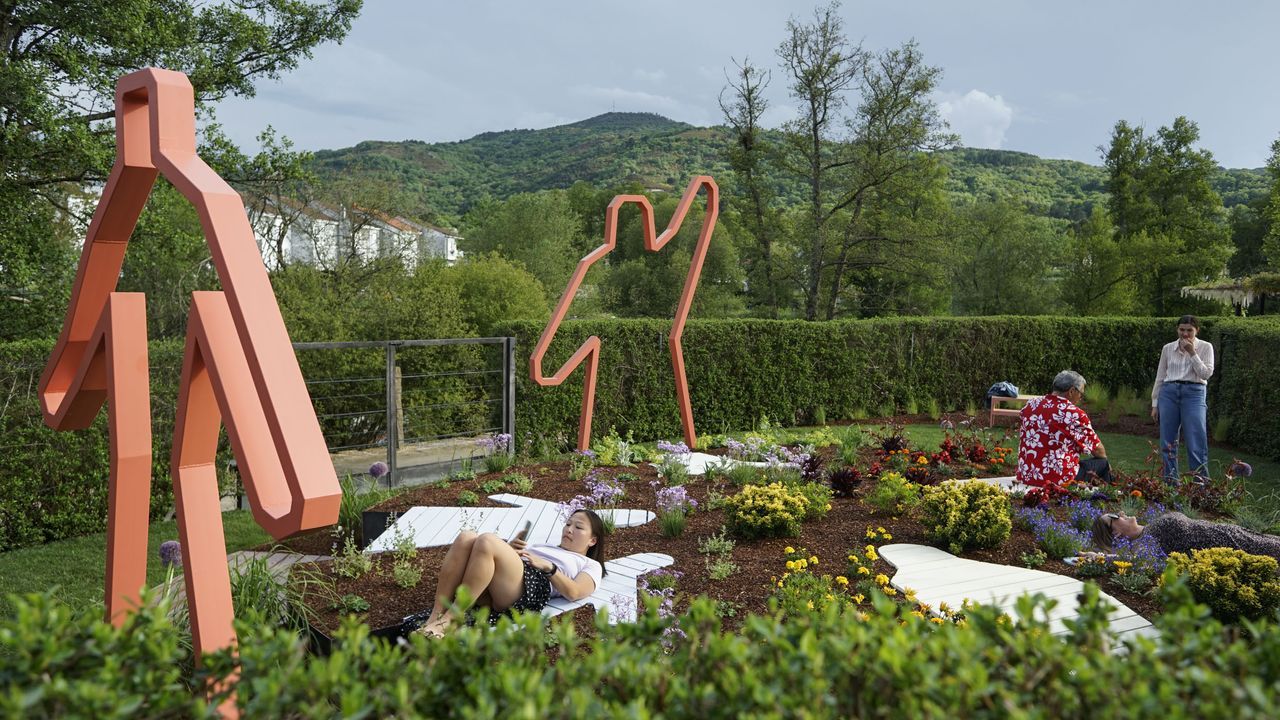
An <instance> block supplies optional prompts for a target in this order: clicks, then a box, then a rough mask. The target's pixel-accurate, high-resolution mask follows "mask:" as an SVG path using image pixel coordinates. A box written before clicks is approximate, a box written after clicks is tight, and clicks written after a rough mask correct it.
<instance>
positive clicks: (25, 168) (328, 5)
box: [0, 0, 361, 332]
mask: <svg viewBox="0 0 1280 720" xmlns="http://www.w3.org/2000/svg"><path fill="white" fill-rule="evenodd" d="M360 7H361V0H327V1H325V2H306V1H305V0H257V1H255V2H245V1H242V0H237V1H235V2H224V3H206V2H199V1H198V0H80V1H78V2H65V1H64V0H30V1H28V2H0V202H3V203H4V204H6V205H11V206H13V207H14V208H21V209H23V210H22V211H20V212H4V213H0V239H3V243H0V244H3V245H6V246H9V247H8V248H7V249H6V251H5V254H6V256H12V257H13V258H14V259H15V260H10V261H6V262H3V263H0V288H10V289H12V290H13V291H14V292H10V293H8V294H6V295H3V296H0V297H3V298H6V299H3V300H0V315H4V314H7V312H8V311H9V310H10V309H11V307H10V302H19V301H8V300H7V298H9V297H20V298H26V299H27V300H28V301H26V302H23V308H22V309H23V310H24V311H25V310H29V309H31V308H32V307H33V303H34V301H31V300H30V299H31V298H35V297H50V296H53V295H57V294H58V293H59V292H64V291H63V290H60V289H58V288H56V287H50V283H54V282H63V281H64V276H67V273H66V272H65V268H63V267H61V266H55V265H54V263H61V262H63V261H64V259H63V258H61V257H54V256H51V255H50V253H49V252H48V251H47V250H46V249H44V248H41V247H38V245H39V244H40V243H43V242H44V240H43V239H44V238H46V237H48V236H49V235H51V234H52V233H53V223H57V222H61V221H60V220H59V219H58V218H59V217H62V218H65V220H66V221H67V222H70V221H71V220H72V219H73V218H74V216H76V215H78V214H79V213H78V211H77V208H76V206H75V204H74V203H73V202H69V199H70V198H71V197H72V196H73V195H74V194H75V193H77V192H79V191H80V190H81V188H82V187H83V185H84V184H86V183H92V182H96V181H101V180H103V179H104V178H105V177H106V173H107V171H108V170H109V168H110V165H111V159H112V158H113V156H114V147H115V136H114V129H113V123H112V120H113V118H114V96H115V83H116V81H117V80H118V79H119V77H120V76H121V75H124V74H125V73H128V72H131V71H133V70H137V69H139V68H142V67H147V66H159V67H165V68H168V69H172V70H181V71H183V72H185V73H187V75H188V77H190V79H191V82H192V85H193V87H194V88H195V94H196V102H197V105H198V108H199V111H200V116H201V118H202V119H203V120H205V121H211V119H212V114H213V113H212V106H213V104H214V103H216V102H217V101H219V100H221V99H223V98H226V97H230V96H236V95H240V96H251V95H252V94H253V91H254V83H256V82H258V81H259V80H262V79H271V78H278V77H280V76H281V74H283V73H285V72H287V71H289V70H291V69H293V68H294V67H296V66H297V64H298V62H299V61H300V60H301V59H302V58H304V57H307V56H309V55H310V52H311V50H312V48H314V47H315V46H317V45H319V44H321V43H324V42H329V41H340V40H341V39H342V38H343V37H345V36H346V34H347V32H348V31H349V30H350V27H351V22H352V20H353V19H354V18H355V17H356V15H357V14H358V13H359V11H360ZM210 136H217V132H216V128H206V145H207V144H208V138H209V137H210ZM222 142H225V141H222ZM202 151H203V148H202ZM18 246H20V247H18ZM19 259H20V260H21V261H20V262H19V261H17V260H19ZM32 262H35V263H36V264H35V265H31V263H32ZM33 268H34V269H33ZM32 277H34V278H37V280H33V279H31V278H32ZM55 305H56V304H50V305H49V306H48V307H54V306H55ZM57 314H59V315H60V312H57ZM29 320H30V321H29V322H27V323H26V326H27V328H28V329H29V330H32V331H39V332H47V328H48V327H50V326H53V327H54V329H55V330H56V323H57V320H56V317H40V318H35V317H31V318H29ZM37 329H41V330H37ZM8 331H9V330H8V329H6V332H8Z"/></svg>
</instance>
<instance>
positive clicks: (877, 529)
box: [876, 527, 884, 535]
mask: <svg viewBox="0 0 1280 720" xmlns="http://www.w3.org/2000/svg"><path fill="white" fill-rule="evenodd" d="M876 532H878V533H880V534H882V535H883V534H884V528H882V527H878V528H876Z"/></svg>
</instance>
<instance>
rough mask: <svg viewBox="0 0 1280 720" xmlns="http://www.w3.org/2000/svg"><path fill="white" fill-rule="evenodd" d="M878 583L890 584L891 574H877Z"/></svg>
mask: <svg viewBox="0 0 1280 720" xmlns="http://www.w3.org/2000/svg"><path fill="white" fill-rule="evenodd" d="M876 584H877V585H888V584H889V576H888V575H885V574H884V573H880V574H879V575H877V576H876Z"/></svg>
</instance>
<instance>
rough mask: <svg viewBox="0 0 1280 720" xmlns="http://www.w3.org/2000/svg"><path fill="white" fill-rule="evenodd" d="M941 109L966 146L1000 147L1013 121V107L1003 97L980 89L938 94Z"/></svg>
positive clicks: (940, 111) (944, 117) (943, 116)
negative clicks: (960, 92)
mask: <svg viewBox="0 0 1280 720" xmlns="http://www.w3.org/2000/svg"><path fill="white" fill-rule="evenodd" d="M938 112H939V114H941V115H942V118H943V119H944V120H946V121H947V123H948V124H949V125H950V126H951V130H952V132H956V133H959V134H960V143H961V144H962V145H964V146H966V147H980V148H999V147H1000V146H1001V145H1003V144H1004V139H1005V137H1004V136H1005V133H1006V132H1008V130H1009V125H1010V124H1011V123H1012V122H1013V107H1012V106H1011V105H1009V104H1008V103H1006V102H1005V101H1004V98H1003V97H1001V96H999V95H996V96H994V97H993V96H991V95H988V94H986V93H985V92H982V91H981V90H970V91H969V92H967V93H965V94H964V95H960V94H958V93H939V97H938Z"/></svg>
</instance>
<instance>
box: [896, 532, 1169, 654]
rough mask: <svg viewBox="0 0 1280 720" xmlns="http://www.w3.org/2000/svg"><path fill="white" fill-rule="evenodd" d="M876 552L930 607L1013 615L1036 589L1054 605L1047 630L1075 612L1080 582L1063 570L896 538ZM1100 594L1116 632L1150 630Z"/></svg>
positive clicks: (902, 587) (1059, 630)
mask: <svg viewBox="0 0 1280 720" xmlns="http://www.w3.org/2000/svg"><path fill="white" fill-rule="evenodd" d="M879 552H880V557H882V558H884V559H885V561H886V562H888V563H889V564H891V565H893V566H894V567H895V568H897V572H896V573H894V576H893V579H892V580H891V581H890V584H891V585H893V587H895V588H897V589H898V590H899V591H904V592H905V591H906V590H907V589H911V590H914V591H915V593H916V600H918V601H919V602H922V603H926V604H928V605H929V606H931V607H932V608H933V609H934V611H935V612H937V609H938V607H939V606H940V605H941V604H942V603H944V602H945V603H946V604H947V605H949V606H950V607H952V608H954V609H956V610H959V609H960V608H961V606H962V605H963V604H964V601H965V600H972V601H973V602H976V603H981V604H983V605H994V606H996V607H998V608H1000V609H1001V610H1002V611H1003V612H1006V613H1008V614H1009V615H1010V616H1011V617H1014V605H1015V603H1016V602H1017V599H1018V598H1019V597H1021V596H1022V595H1030V594H1034V593H1041V594H1043V595H1044V596H1045V597H1048V598H1053V599H1055V600H1057V601H1058V605H1057V606H1056V607H1054V608H1053V610H1052V611H1050V612H1049V613H1048V617H1047V620H1048V622H1049V631H1050V632H1052V633H1053V634H1055V635H1061V634H1063V633H1065V632H1067V628H1066V626H1065V625H1064V624H1063V621H1064V620H1068V619H1071V618H1074V617H1075V616H1076V614H1077V609H1078V607H1079V603H1080V601H1079V599H1078V597H1079V595H1080V593H1081V592H1082V591H1083V590H1084V584H1083V583H1082V582H1080V581H1079V580H1076V579H1075V578H1071V577H1067V576H1065V575H1057V574H1055V573H1049V572H1044V571H1043V570H1031V569H1028V568H1020V567H1013V566H1011V565H998V564H995V563H987V562H982V561H980V560H966V559H964V558H959V557H956V556H955V555H952V554H951V553H949V552H946V551H945V550H939V549H938V548H935V547H929V546H927V545H911V544H907V543H898V544H893V545H885V546H884V547H882V548H880V551H879ZM1101 596H1102V599H1103V600H1104V601H1106V602H1107V603H1110V604H1111V605H1112V606H1114V608H1115V609H1114V610H1112V611H1111V614H1110V615H1109V618H1108V619H1109V620H1110V622H1111V630H1112V632H1113V633H1115V634H1116V635H1117V636H1119V635H1122V634H1125V633H1137V634H1149V633H1153V632H1155V629H1154V628H1153V627H1152V625H1151V623H1150V622H1148V621H1147V619H1146V618H1144V617H1142V616H1141V615H1139V614H1138V613H1136V612H1134V611H1133V610H1131V609H1129V607H1127V606H1126V605H1124V604H1123V603H1121V602H1120V601H1118V600H1116V599H1115V598H1113V597H1111V596H1110V595H1107V594H1106V593H1101ZM1015 619H1016V618H1015Z"/></svg>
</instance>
